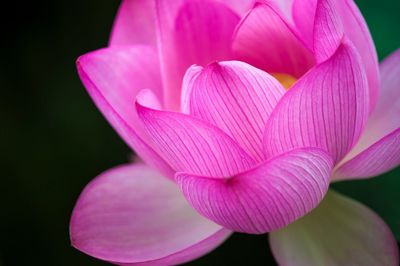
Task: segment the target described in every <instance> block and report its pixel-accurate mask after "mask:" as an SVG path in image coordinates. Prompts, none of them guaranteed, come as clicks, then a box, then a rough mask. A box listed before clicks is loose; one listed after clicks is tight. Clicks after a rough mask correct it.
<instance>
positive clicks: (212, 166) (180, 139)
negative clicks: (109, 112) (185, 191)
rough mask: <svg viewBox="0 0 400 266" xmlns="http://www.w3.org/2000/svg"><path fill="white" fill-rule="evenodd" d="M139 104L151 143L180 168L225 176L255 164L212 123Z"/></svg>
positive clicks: (137, 104)
mask: <svg viewBox="0 0 400 266" xmlns="http://www.w3.org/2000/svg"><path fill="white" fill-rule="evenodd" d="M139 100H140V99H139ZM136 108H137V111H138V114H139V116H140V118H141V120H142V122H143V125H144V127H145V128H146V131H147V133H148V136H149V138H150V139H151V143H152V146H153V147H154V149H155V150H156V151H157V152H158V154H159V155H160V156H161V157H162V158H163V159H164V160H165V161H166V162H168V163H169V164H170V165H171V166H172V168H173V169H174V170H175V171H177V172H182V171H183V172H188V173H191V174H196V175H207V176H222V177H224V176H230V175H234V174H237V173H239V172H242V171H245V170H247V169H249V168H250V167H252V166H253V165H254V164H255V161H254V159H253V158H252V157H251V156H250V155H248V154H247V153H246V152H245V151H244V150H243V149H242V148H241V147H240V146H239V145H238V144H237V143H236V142H235V141H234V140H233V139H232V138H230V137H229V136H228V135H227V134H225V133H224V132H223V131H222V130H221V129H219V128H217V127H215V126H213V125H211V124H208V123H206V122H204V121H201V120H199V119H197V118H194V117H191V116H189V115H185V114H181V113H175V112H168V111H158V110H154V109H150V108H147V107H145V106H143V105H142V103H140V101H138V102H137V103H136Z"/></svg>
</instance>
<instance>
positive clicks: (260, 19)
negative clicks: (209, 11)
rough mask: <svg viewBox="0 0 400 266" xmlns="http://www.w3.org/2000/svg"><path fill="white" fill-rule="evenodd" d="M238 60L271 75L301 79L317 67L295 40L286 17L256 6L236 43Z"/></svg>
mask: <svg viewBox="0 0 400 266" xmlns="http://www.w3.org/2000/svg"><path fill="white" fill-rule="evenodd" d="M233 51H234V54H235V58H237V59H239V60H241V61H244V62H247V63H249V64H251V65H253V66H255V67H257V68H260V69H262V70H265V71H267V72H269V73H285V74H290V75H292V76H294V77H300V76H302V75H303V74H304V73H305V72H306V71H307V70H308V69H310V68H311V67H312V66H313V65H314V58H313V55H312V53H311V52H310V51H309V50H307V49H306V48H305V47H304V45H303V44H302V43H301V41H300V40H299V39H298V38H297V37H296V35H295V33H294V31H293V29H292V28H291V26H290V25H289V23H288V22H287V21H285V18H284V15H283V14H281V12H279V10H277V9H276V8H274V7H272V6H271V5H268V4H261V3H257V4H256V5H255V6H254V8H253V9H252V10H251V11H250V12H249V13H248V14H247V15H246V16H245V17H244V18H243V19H242V21H241V23H240V24H239V26H238V28H237V30H236V35H235V38H234V40H233Z"/></svg>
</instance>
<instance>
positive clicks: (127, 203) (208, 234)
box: [70, 164, 230, 265]
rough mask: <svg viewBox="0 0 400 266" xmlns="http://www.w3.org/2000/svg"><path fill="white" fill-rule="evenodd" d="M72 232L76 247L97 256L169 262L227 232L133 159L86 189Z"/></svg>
mask: <svg viewBox="0 0 400 266" xmlns="http://www.w3.org/2000/svg"><path fill="white" fill-rule="evenodd" d="M70 234H71V242H72V245H73V246H74V247H76V248H77V249H79V250H81V251H83V252H85V253H87V254H89V255H91V256H94V257H96V258H99V259H103V260H107V261H110V262H113V263H117V264H124V265H129V264H130V263H135V265H141V264H140V263H141V262H146V263H145V264H143V265H166V264H168V265H172V264H178V263H183V262H187V261H189V260H192V259H195V258H197V257H199V256H202V255H204V254H206V253H208V252H209V251H211V250H212V249H214V248H215V247H216V246H218V245H219V244H220V243H222V242H223V241H224V240H225V239H226V238H227V237H228V236H229V234H230V232H229V231H228V230H226V229H223V228H221V227H220V226H218V225H216V224H214V223H213V222H211V221H208V220H207V219H205V218H203V217H201V216H200V215H199V214H197V212H196V211H194V210H193V209H192V208H191V207H190V206H189V205H188V204H187V203H186V201H185V199H184V197H183V196H182V194H181V192H180V191H179V188H178V187H177V186H176V185H175V184H174V183H173V182H172V181H170V180H168V179H166V178H164V177H162V176H160V174H158V173H157V172H156V171H154V170H152V169H151V168H149V167H147V166H145V165H142V164H137V165H125V166H120V167H116V168H114V169H112V170H109V171H107V172H105V173H103V174H101V175H100V176H99V177H97V178H96V179H95V180H94V181H92V182H91V183H90V184H89V185H88V186H87V187H86V188H85V190H84V191H83V192H82V194H81V196H80V197H79V200H78V202H77V203H76V206H75V209H74V211H73V214H72V218H71V224H70ZM137 263H138V264H137Z"/></svg>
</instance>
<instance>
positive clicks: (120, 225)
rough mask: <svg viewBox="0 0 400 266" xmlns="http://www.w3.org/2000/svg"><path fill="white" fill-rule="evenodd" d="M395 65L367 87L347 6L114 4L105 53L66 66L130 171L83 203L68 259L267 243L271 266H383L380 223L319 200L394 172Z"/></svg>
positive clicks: (341, 2)
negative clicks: (345, 184) (341, 185)
mask: <svg viewBox="0 0 400 266" xmlns="http://www.w3.org/2000/svg"><path fill="white" fill-rule="evenodd" d="M231 60H234V61H231ZM399 60H400V50H399V51H397V52H395V53H394V54H393V55H392V56H390V57H389V58H388V59H386V60H385V61H384V62H383V63H382V64H381V66H380V71H378V69H379V68H378V62H377V56H376V52H375V47H374V44H373V41H372V39H371V36H370V34H369V31H368V28H367V25H366V24H365V22H364V20H363V18H362V16H361V14H360V12H359V10H358V9H357V7H356V6H355V4H354V3H353V1H351V0H337V1H333V0H315V1H312V0H293V3H292V1H289V0H288V1H277V0H275V1H265V2H257V3H255V4H253V3H252V1H245V0H243V1H241V0H231V1H228V0H213V1H212V0H174V1H166V0H164V1H163V0H155V1H150V0H149V1H147V0H142V1H135V0H131V1H129V0H125V1H123V2H122V5H121V8H120V10H119V12H118V16H117V19H116V21H115V24H114V28H113V32H112V35H111V40H110V45H109V47H107V48H104V49H101V50H97V51H94V52H91V53H88V54H86V55H83V56H81V57H80V58H79V60H78V63H77V64H78V71H79V75H80V77H81V79H82V82H83V83H84V85H85V87H86V88H87V90H88V92H89V94H90V96H91V97H92V98H93V100H94V102H95V103H96V105H97V107H98V108H99V109H100V110H101V112H102V113H103V114H104V116H105V117H106V118H107V120H108V121H109V122H110V124H111V125H112V126H113V127H114V128H115V130H116V131H117V132H118V133H119V134H120V135H121V137H122V138H123V139H124V140H125V141H126V143H127V144H128V145H129V146H130V147H132V149H134V150H135V152H136V153H137V154H138V156H140V157H141V158H142V159H143V160H144V161H145V164H144V163H135V164H129V165H124V166H119V167H117V168H114V169H112V170H109V171H107V172H105V173H103V174H101V175H100V176H99V177H97V178H96V179H95V180H94V181H93V182H91V183H90V184H89V185H88V186H87V187H86V188H85V190H84V191H83V192H82V194H81V196H80V198H79V200H78V202H77V204H76V207H75V209H74V212H73V215H72V219H71V227H70V233H71V240H72V243H73V245H74V246H75V247H76V248H78V249H79V250H81V251H83V252H85V253H87V254H89V255H91V256H94V257H96V258H99V259H103V260H107V261H109V262H112V263H115V264H119V265H173V264H179V263H184V262H187V261H190V260H193V259H195V258H197V257H199V256H202V255H204V254H206V253H208V252H209V251H211V250H212V249H214V248H216V247H217V246H218V245H219V244H221V243H222V242H223V241H224V240H225V239H226V238H227V237H228V236H229V235H230V234H231V232H232V231H236V232H245V233H250V234H262V233H267V232H271V233H270V234H269V238H270V244H271V248H272V250H273V253H274V256H275V258H276V260H277V261H278V263H279V264H280V265H398V261H399V258H398V249H397V244H396V241H395V240H394V237H393V235H392V233H391V231H390V229H389V228H388V227H387V226H386V225H385V223H384V222H383V221H382V220H381V219H380V218H379V217H378V216H377V215H376V214H374V213H373V212H372V211H371V210H369V209H367V208H366V207H364V206H362V205H361V204H359V203H357V202H355V201H353V200H351V199H349V198H346V197H344V196H342V195H339V194H338V193H336V192H334V191H329V192H328V187H329V183H330V182H331V181H336V180H346V179H354V178H369V177H373V176H376V175H379V174H381V173H383V172H386V171H388V170H390V169H392V168H394V167H396V166H398V165H399V163H400V129H399V125H400V115H399V108H400V100H399V97H398V93H397V91H396V89H397V88H396V86H398V84H399V82H400V65H399ZM379 72H380V73H379ZM379 75H380V76H381V82H379V80H380V78H379ZM306 214H307V215H306ZM303 216H304V217H303ZM302 217H303V218H302ZM300 218H301V219H300Z"/></svg>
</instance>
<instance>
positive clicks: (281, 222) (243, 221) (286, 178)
mask: <svg viewBox="0 0 400 266" xmlns="http://www.w3.org/2000/svg"><path fill="white" fill-rule="evenodd" d="M332 167H333V162H332V158H331V157H330V156H329V155H328V154H327V153H325V152H323V151H322V150H319V149H312V148H308V149H297V150H293V151H290V152H287V153H285V154H283V155H280V156H278V157H275V158H273V159H271V160H269V161H267V162H265V163H263V164H261V165H259V166H257V167H256V168H254V169H252V170H249V171H247V172H245V173H240V174H238V175H235V176H232V177H228V178H223V179H221V178H212V177H205V176H195V175H191V174H187V173H177V174H176V177H175V179H176V181H177V182H178V184H179V186H180V187H181V190H182V191H183V194H184V195H185V197H186V199H187V200H188V201H189V202H190V204H191V205H192V206H193V207H194V208H195V209H196V210H197V211H198V212H199V213H201V214H203V215H204V216H206V217H207V218H209V219H210V220H213V221H214V222H216V223H218V224H221V225H222V226H224V227H226V228H229V229H231V230H234V231H238V232H246V233H253V234H261V233H266V232H269V231H272V230H276V229H278V228H282V227H284V226H286V225H288V224H289V223H291V222H293V221H295V220H296V219H298V218H300V217H301V216H303V215H305V214H306V213H308V212H309V211H310V210H312V209H313V208H314V207H315V206H317V205H318V203H319V202H320V200H321V199H322V198H323V197H324V195H325V193H326V191H327V189H328V186H329V179H330V175H331V170H332Z"/></svg>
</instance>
